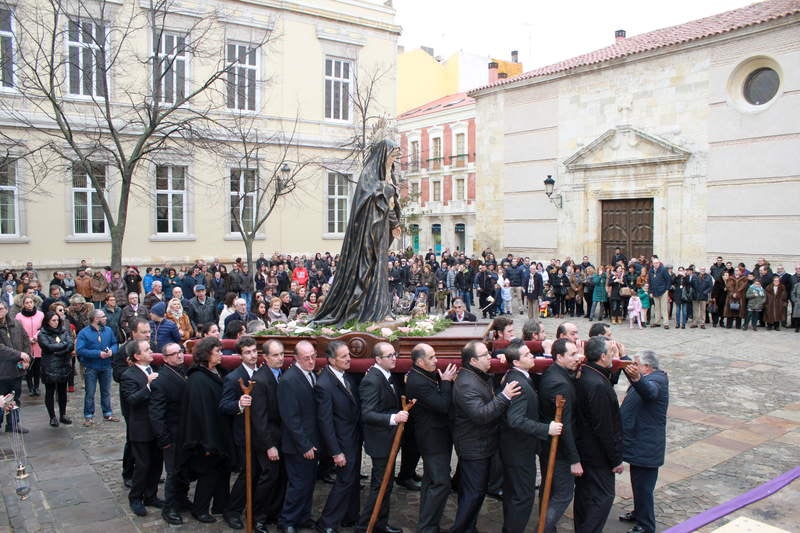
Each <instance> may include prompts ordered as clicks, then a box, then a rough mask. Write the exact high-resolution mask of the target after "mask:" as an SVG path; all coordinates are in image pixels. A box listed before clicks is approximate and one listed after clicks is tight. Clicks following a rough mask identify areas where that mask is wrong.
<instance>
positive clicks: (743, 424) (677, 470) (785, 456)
mask: <svg viewBox="0 0 800 533" xmlns="http://www.w3.org/2000/svg"><path fill="white" fill-rule="evenodd" d="M516 323H517V333H519V332H520V330H521V326H522V323H523V320H522V317H519V316H518V317H517V320H516ZM557 323H558V321H557V320H556V319H552V318H550V319H545V325H546V328H547V332H548V335H549V336H550V337H552V335H553V333H554V331H555V328H556V325H557ZM576 323H577V324H578V327H579V329H580V332H581V336H582V337H585V335H586V333H587V332H588V328H589V325H590V323H589V322H588V321H586V320H583V319H578V320H576ZM613 331H614V335H615V337H616V338H617V339H618V340H620V341H622V342H623V343H625V345H626V346H627V348H628V351H629V352H632V351H635V350H637V349H645V348H648V349H653V350H655V351H656V352H657V353H658V354H659V355H660V357H661V363H662V368H663V369H664V370H666V371H667V372H668V374H669V377H670V385H671V389H670V411H669V423H668V428H667V459H666V465H665V466H664V467H663V468H662V469H661V473H660V477H659V483H658V487H657V490H656V494H655V500H656V518H657V520H658V522H659V530H661V529H666V528H667V527H669V526H672V525H675V524H678V523H680V522H682V521H684V520H686V519H687V518H689V517H691V516H694V515H696V514H698V513H700V512H702V511H704V510H706V509H709V508H711V507H714V506H716V505H718V504H720V503H723V502H725V501H727V500H730V499H731V498H733V497H735V496H737V495H739V494H742V493H744V492H747V491H749V490H751V489H753V488H754V487H756V486H758V485H760V484H762V483H765V482H766V481H769V480H770V479H772V478H774V477H776V476H778V475H780V474H781V473H783V472H786V471H787V470H790V469H792V468H794V467H796V466H798V464H800V370H799V369H798V365H797V363H796V360H797V358H798V356H800V350H799V349H798V346H800V343H799V342H798V341H800V334H795V333H794V331H793V330H782V331H780V332H767V331H764V330H763V329H762V330H760V331H758V332H751V331H748V332H742V331H738V330H735V329H733V330H727V329H719V328H711V327H710V326H709V328H708V329H706V330H700V329H685V330H675V329H669V330H664V329H660V328H659V329H645V330H631V329H628V326H627V324H625V325H615V326H614V328H613ZM404 355H405V354H404ZM626 385H627V381H626V380H625V378H622V379H621V380H620V384H619V385H618V386H617V391H618V394H619V397H620V399H622V397H623V395H624V392H625V388H626ZM42 390H43V389H42ZM82 398H83V394H82V390H78V391H77V392H76V393H75V394H71V395H70V399H69V401H70V404H69V412H70V415H71V416H72V418H73V420H74V421H75V424H73V425H72V426H69V427H65V426H61V427H59V428H57V429H55V428H51V427H49V426H48V425H47V421H48V419H47V415H46V413H45V409H44V405H43V400H42V398H41V397H39V398H28V396H27V395H25V396H24V397H23V411H22V415H23V421H24V422H23V423H24V425H25V426H26V427H28V428H30V430H31V431H30V433H29V434H28V435H26V439H25V441H26V445H27V450H28V457H29V463H30V465H31V467H30V470H31V474H32V475H31V483H32V491H31V495H30V497H29V498H28V499H26V500H25V501H20V500H19V499H18V498H17V496H16V495H15V492H14V479H13V473H14V472H13V467H14V465H13V461H12V460H11V459H12V455H11V450H10V449H11V442H10V440H9V439H8V434H2V435H0V452H2V455H0V459H4V460H2V461H0V490H2V500H3V505H0V533H2V532H6V531H14V532H20V533H21V532H31V533H33V532H49V531H58V532H65V533H66V532H75V533H89V532H95V531H97V532H103V533H110V532H114V533H127V532H139V531H141V532H159V531H176V530H181V529H183V530H186V531H188V530H192V531H199V532H216V531H226V530H227V528H226V527H225V524H224V523H223V522H222V521H221V520H220V521H219V522H218V523H217V524H211V525H204V524H200V523H199V522H197V521H195V520H193V519H192V518H191V517H189V516H188V513H184V515H185V516H184V519H185V520H186V522H185V524H184V525H183V526H167V525H166V523H165V522H163V521H162V520H161V517H160V514H158V513H157V512H156V511H157V510H155V509H153V510H151V512H150V514H149V515H148V516H146V517H144V518H139V517H136V516H134V515H133V513H132V512H131V511H130V509H129V507H128V500H127V492H126V490H125V489H124V487H123V485H122V479H121V477H120V472H121V456H122V443H123V438H124V430H125V427H124V423H109V422H102V421H101V422H99V423H97V424H96V425H95V426H94V427H92V428H84V427H82V426H81V424H80V422H81V420H82V416H81V406H82ZM112 398H113V401H114V408H115V412H116V413H117V414H118V405H117V403H118V398H119V397H118V394H117V388H116V385H114V390H113V394H112ZM98 403H99V397H98ZM367 471H368V465H366V464H365V466H364V472H367ZM317 489H318V490H317V491H316V494H315V505H314V512H315V515H316V514H318V513H319V510H320V509H321V507H322V504H323V502H324V498H325V495H326V494H327V491H328V486H327V485H323V484H319V485H318V487H317ZM418 504H419V493H414V492H409V491H406V490H404V489H400V488H396V489H395V491H394V493H393V495H392V502H391V505H392V523H394V524H396V525H399V526H402V527H404V528H406V531H413V527H414V525H415V522H416V513H417V511H418ZM632 506H633V502H632V500H631V491H630V485H629V482H628V473H627V470H626V472H625V473H624V474H623V475H621V476H619V477H618V478H617V499H616V502H615V505H614V509H613V510H612V513H611V516H610V519H609V521H608V524H607V527H606V531H608V532H611V533H618V532H624V531H626V530H627V529H628V528H629V525H628V524H623V523H621V522H619V521H617V515H619V514H621V513H622V512H624V511H626V510H630V509H631V508H632ZM455 508H456V498H455V496H454V495H453V496H451V498H450V500H449V502H448V506H447V510H446V513H445V518H444V520H443V525H444V526H447V525H449V524H450V523H451V522H452V518H453V516H454V514H455ZM739 516H745V517H748V518H751V519H754V520H758V521H760V522H763V523H767V524H770V525H772V526H775V527H779V528H782V529H785V530H787V531H797V524H800V482H797V481H795V482H794V483H793V484H791V485H789V486H787V487H786V488H784V489H783V490H781V491H779V492H778V493H776V494H774V495H773V496H770V497H769V498H767V499H765V500H762V501H760V502H757V503H755V504H753V505H751V506H749V507H746V508H744V509H742V510H740V511H737V512H736V513H734V514H732V515H729V516H728V517H726V518H724V519H722V520H719V521H718V522H715V523H713V524H711V525H709V526H706V527H705V528H704V529H703V530H702V531H712V530H713V529H715V528H717V527H720V526H721V525H723V524H725V523H727V522H729V521H730V520H732V519H733V518H736V517H739ZM535 521H536V520H535V518H533V519H532V520H531V526H530V527H529V530H533V527H534V525H535ZM501 524H502V509H501V504H500V503H499V502H497V501H494V500H487V501H486V503H485V504H484V506H483V509H482V512H481V517H480V520H479V521H478V528H479V530H480V531H482V532H487V533H488V532H499V531H500V527H501ZM561 526H562V527H561V528H560V530H563V531H571V530H572V522H571V520H570V519H569V518H565V519H564V520H563V521H562V523H561ZM271 530H274V528H273V527H272V526H271Z"/></svg>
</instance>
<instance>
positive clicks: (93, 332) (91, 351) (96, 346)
mask: <svg viewBox="0 0 800 533" xmlns="http://www.w3.org/2000/svg"><path fill="white" fill-rule="evenodd" d="M106 348H111V353H112V354H113V355H112V356H111V357H106V358H105V359H101V358H100V352H102V351H104V350H105V349H106ZM118 349H119V346H118V345H117V337H115V336H114V332H113V331H112V330H111V328H110V327H108V326H103V327H102V329H100V330H97V329H95V328H94V327H92V326H91V325H89V326H86V327H85V328H83V329H82V330H80V332H79V333H78V337H77V338H76V339H75V353H76V354H78V359H80V361H81V363H83V365H84V366H86V367H88V368H92V369H94V370H106V369H110V368H111V361H112V360H113V359H114V357H113V356H114V355H116V354H117V350H118Z"/></svg>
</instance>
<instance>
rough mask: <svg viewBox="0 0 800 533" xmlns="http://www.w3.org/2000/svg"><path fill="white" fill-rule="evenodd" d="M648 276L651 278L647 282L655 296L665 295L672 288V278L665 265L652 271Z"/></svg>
mask: <svg viewBox="0 0 800 533" xmlns="http://www.w3.org/2000/svg"><path fill="white" fill-rule="evenodd" d="M647 276H648V278H649V279H648V281H647V282H648V283H649V284H650V294H652V295H653V296H661V295H663V294H664V293H665V292H667V291H668V290H669V288H670V287H671V286H672V278H670V276H669V271H667V268H666V267H665V266H664V265H661V266H659V267H658V268H657V269H656V268H654V269H652V270H650V272H648V274H647Z"/></svg>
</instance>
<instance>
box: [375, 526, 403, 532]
mask: <svg viewBox="0 0 800 533" xmlns="http://www.w3.org/2000/svg"><path fill="white" fill-rule="evenodd" d="M380 531H381V533H403V528H402V527H394V526H390V525H387V526H386V527H384V528H382V529H380Z"/></svg>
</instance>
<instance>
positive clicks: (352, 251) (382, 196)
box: [313, 139, 400, 326]
mask: <svg viewBox="0 0 800 533" xmlns="http://www.w3.org/2000/svg"><path fill="white" fill-rule="evenodd" d="M399 155H400V149H399V147H398V146H397V144H395V143H394V142H393V141H391V140H389V139H384V140H383V141H380V142H378V143H375V144H374V145H372V147H371V148H370V153H369V157H368V158H367V161H366V163H365V164H364V169H363V170H362V171H361V177H360V178H359V180H358V185H357V186H356V191H355V193H354V195H353V201H352V207H351V209H350V220H349V221H348V222H347V229H346V230H345V234H344V242H343V243H342V251H341V253H340V254H339V262H338V263H337V266H336V274H335V275H334V277H333V285H332V286H331V290H330V292H328V296H327V298H325V301H324V302H323V304H322V306H321V307H320V308H319V309H318V310H317V313H316V315H315V318H314V320H313V325H317V326H324V325H336V326H341V325H344V324H345V323H347V322H351V321H357V322H380V321H383V320H386V319H387V318H392V297H391V294H390V293H389V271H388V263H387V261H388V260H387V257H388V250H389V245H390V244H391V242H392V239H393V238H395V237H399V236H400V206H399V205H398V193H399V190H398V185H397V181H396V179H395V177H396V174H395V168H394V162H395V160H396V159H397V158H398V156H399Z"/></svg>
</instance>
